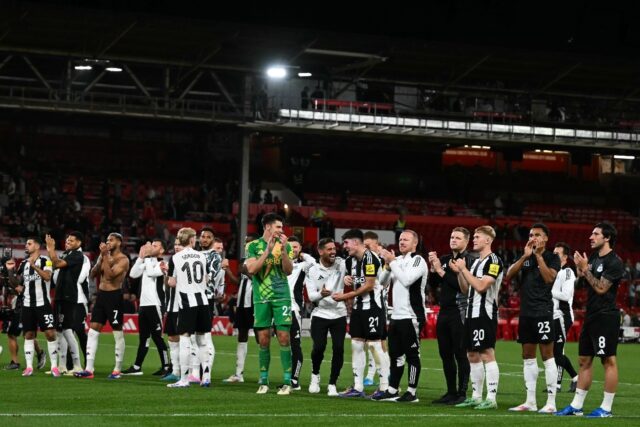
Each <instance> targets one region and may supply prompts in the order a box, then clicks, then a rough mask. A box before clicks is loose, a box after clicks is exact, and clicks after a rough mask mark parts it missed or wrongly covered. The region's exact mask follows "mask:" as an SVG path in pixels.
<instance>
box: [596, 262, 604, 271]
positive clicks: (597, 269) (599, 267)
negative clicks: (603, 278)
mask: <svg viewBox="0 0 640 427" xmlns="http://www.w3.org/2000/svg"><path fill="white" fill-rule="evenodd" d="M602 269H603V266H602V264H600V265H599V266H598V268H596V271H597V272H598V273H602Z"/></svg>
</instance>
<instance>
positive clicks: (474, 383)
mask: <svg viewBox="0 0 640 427" xmlns="http://www.w3.org/2000/svg"><path fill="white" fill-rule="evenodd" d="M470 365H471V372H470V374H469V379H470V380H471V389H472V390H473V392H472V394H471V397H472V398H474V399H476V400H480V399H482V388H483V387H484V365H483V364H482V362H478V363H470Z"/></svg>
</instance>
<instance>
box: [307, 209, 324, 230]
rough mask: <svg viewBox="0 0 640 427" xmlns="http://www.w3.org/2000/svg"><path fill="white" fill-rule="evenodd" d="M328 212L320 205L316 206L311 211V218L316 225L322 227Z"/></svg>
mask: <svg viewBox="0 0 640 427" xmlns="http://www.w3.org/2000/svg"><path fill="white" fill-rule="evenodd" d="M326 216H327V213H326V212H325V211H324V210H323V209H322V208H321V207H319V206H316V207H315V208H314V209H313V212H311V216H310V218H309V219H310V220H311V224H312V225H313V226H314V227H318V228H322V226H323V224H324V219H325V217H326Z"/></svg>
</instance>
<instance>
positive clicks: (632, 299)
mask: <svg viewBox="0 0 640 427" xmlns="http://www.w3.org/2000/svg"><path fill="white" fill-rule="evenodd" d="M636 290H637V285H636V283H635V282H629V304H628V305H629V308H633V307H635V306H636Z"/></svg>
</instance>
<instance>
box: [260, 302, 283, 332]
mask: <svg viewBox="0 0 640 427" xmlns="http://www.w3.org/2000/svg"><path fill="white" fill-rule="evenodd" d="M253 317H254V320H253V327H254V328H256V329H264V328H270V327H271V325H274V326H275V327H276V329H277V330H278V331H288V330H289V329H290V328H291V301H290V300H284V301H266V302H260V303H254V305H253Z"/></svg>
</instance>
